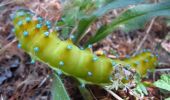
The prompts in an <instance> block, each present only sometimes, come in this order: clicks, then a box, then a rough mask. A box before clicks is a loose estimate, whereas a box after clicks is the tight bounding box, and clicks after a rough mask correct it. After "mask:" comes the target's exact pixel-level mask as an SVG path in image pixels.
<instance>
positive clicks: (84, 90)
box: [78, 86, 93, 100]
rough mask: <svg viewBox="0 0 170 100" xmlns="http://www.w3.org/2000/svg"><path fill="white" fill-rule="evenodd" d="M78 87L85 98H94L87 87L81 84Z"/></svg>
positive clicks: (89, 99) (88, 99) (91, 99)
mask: <svg viewBox="0 0 170 100" xmlns="http://www.w3.org/2000/svg"><path fill="white" fill-rule="evenodd" d="M78 88H79V90H80V93H81V95H82V96H83V98H84V100H93V96H92V94H91V93H90V91H89V90H88V89H87V88H85V87H81V86H79V87H78Z"/></svg>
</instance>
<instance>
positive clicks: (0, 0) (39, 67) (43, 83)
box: [0, 0, 170, 100]
mask: <svg viewBox="0 0 170 100" xmlns="http://www.w3.org/2000/svg"><path fill="white" fill-rule="evenodd" d="M60 7H61V6H60V4H59V3H58V2H57V1H56V0H51V1H50V0H40V1H39V0H25V1H24V0H12V1H11V0H0V99H1V100H50V99H51V92H50V88H51V84H52V78H51V76H52V73H53V71H52V70H51V69H50V68H49V67H48V66H47V65H45V64H43V63H41V62H38V61H37V62H36V63H32V62H31V58H30V56H29V55H28V54H26V53H25V52H24V51H23V50H21V49H18V48H17V42H16V40H15V35H14V33H13V32H12V28H13V25H12V20H11V18H10V15H11V13H12V12H13V11H14V10H16V9H19V8H24V9H29V10H32V11H34V12H36V13H37V14H39V15H41V16H44V17H45V18H46V19H49V20H51V21H53V20H57V19H58V18H59V17H60V11H59V9H60ZM107 16H108V17H107ZM107 18H108V19H109V14H108V15H106V19H107ZM94 27H95V25H94ZM145 48H147V49H151V51H152V52H153V53H157V54H158V55H159V62H160V64H159V66H157V68H156V72H155V73H151V74H150V76H149V78H148V79H144V80H145V81H149V82H153V81H155V80H157V79H158V78H159V77H160V75H161V74H163V73H170V27H169V26H168V25H167V23H166V21H165V19H164V18H161V17H159V18H155V19H153V21H150V22H148V24H147V25H146V26H145V28H144V29H140V30H135V31H132V32H130V33H124V32H122V31H121V30H119V31H116V32H114V34H111V35H109V36H108V37H107V38H106V39H104V40H103V41H101V42H100V43H97V44H95V45H94V46H93V50H94V52H96V51H100V50H104V51H106V52H107V53H108V57H113V58H114V57H115V54H119V55H120V57H125V55H127V54H128V55H132V53H133V52H135V51H140V50H142V49H145ZM163 69H166V70H163ZM62 78H63V82H64V84H65V87H66V88H67V91H68V93H69V96H70V97H71V98H72V100H83V97H82V96H81V94H80V91H79V90H78V88H77V86H76V84H74V80H73V79H72V78H70V77H67V76H64V75H63V76H62ZM87 88H88V89H89V90H90V92H91V94H93V98H94V100H113V99H114V98H113V97H112V96H111V95H110V94H109V93H108V92H106V91H105V90H104V89H101V88H100V87H98V86H91V85H88V86H87ZM147 90H148V92H149V95H147V96H145V97H144V99H145V100H149V99H151V98H153V99H154V100H161V99H162V98H164V97H166V96H168V95H167V94H163V93H162V92H160V91H159V89H157V88H155V87H150V88H147ZM96 91H97V92H96ZM114 92H115V93H116V94H118V95H120V96H121V97H124V98H127V100H128V99H129V100H133V99H134V97H133V96H130V95H129V93H128V92H124V91H123V90H117V91H114Z"/></svg>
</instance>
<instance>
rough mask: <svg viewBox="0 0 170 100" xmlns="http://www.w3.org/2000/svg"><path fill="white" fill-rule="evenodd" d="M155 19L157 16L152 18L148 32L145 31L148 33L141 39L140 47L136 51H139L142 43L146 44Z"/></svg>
mask: <svg viewBox="0 0 170 100" xmlns="http://www.w3.org/2000/svg"><path fill="white" fill-rule="evenodd" d="M154 21H155V18H153V19H152V20H151V22H150V25H149V27H148V29H147V30H146V32H145V33H146V34H145V36H144V37H143V39H142V40H141V42H140V44H139V45H138V47H137V49H136V51H135V52H136V53H138V52H139V50H140V49H141V47H142V45H143V44H144V42H145V41H146V39H147V38H148V36H149V33H150V31H151V29H152V26H153V23H154ZM136 53H134V55H135V54H136Z"/></svg>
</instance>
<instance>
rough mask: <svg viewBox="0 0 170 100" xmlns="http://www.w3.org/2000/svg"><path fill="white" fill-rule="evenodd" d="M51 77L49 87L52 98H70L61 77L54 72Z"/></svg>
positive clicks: (53, 99) (55, 99)
mask: <svg viewBox="0 0 170 100" xmlns="http://www.w3.org/2000/svg"><path fill="white" fill-rule="evenodd" d="M53 79H54V80H53V83H52V87H51V93H52V100H70V98H69V95H68V94H67V92H66V89H65V87H64V85H63V83H62V81H61V78H60V77H59V76H58V75H56V74H54V75H53Z"/></svg>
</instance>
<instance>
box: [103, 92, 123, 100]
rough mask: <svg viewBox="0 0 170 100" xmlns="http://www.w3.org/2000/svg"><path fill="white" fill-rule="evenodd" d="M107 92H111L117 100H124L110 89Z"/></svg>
mask: <svg viewBox="0 0 170 100" xmlns="http://www.w3.org/2000/svg"><path fill="white" fill-rule="evenodd" d="M105 90H106V91H107V92H109V93H110V94H111V95H112V96H113V97H115V98H116V99H117V100H123V99H122V98H121V97H120V96H118V95H117V94H116V93H114V92H113V91H111V90H109V89H105Z"/></svg>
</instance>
